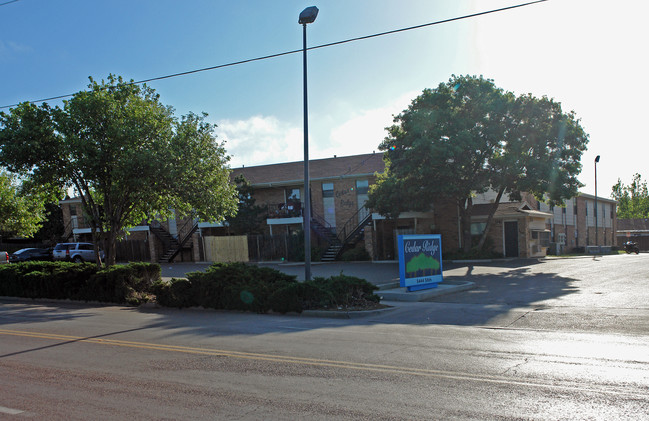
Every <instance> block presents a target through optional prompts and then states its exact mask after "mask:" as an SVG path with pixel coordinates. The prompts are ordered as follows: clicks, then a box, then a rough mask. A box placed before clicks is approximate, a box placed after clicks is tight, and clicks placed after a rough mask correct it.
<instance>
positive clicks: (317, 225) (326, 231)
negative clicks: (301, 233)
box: [311, 214, 343, 262]
mask: <svg viewBox="0 0 649 421" xmlns="http://www.w3.org/2000/svg"><path fill="white" fill-rule="evenodd" d="M311 229H312V230H313V232H315V234H316V235H317V236H318V237H320V238H322V239H324V240H325V241H326V242H327V243H328V244H329V247H327V250H325V252H324V253H323V254H322V256H321V258H320V260H321V261H323V262H332V261H334V260H336V256H338V252H339V251H340V249H341V248H342V246H343V245H342V244H341V243H340V241H339V240H338V237H337V236H336V232H335V229H334V228H333V227H331V226H330V225H329V224H328V223H327V222H326V221H325V220H324V218H322V217H321V216H319V215H316V214H313V215H312V216H311Z"/></svg>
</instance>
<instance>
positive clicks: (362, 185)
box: [356, 180, 370, 194]
mask: <svg viewBox="0 0 649 421" xmlns="http://www.w3.org/2000/svg"><path fill="white" fill-rule="evenodd" d="M369 191H370V182H369V181H368V180H356V194H367V193H368V192H369Z"/></svg>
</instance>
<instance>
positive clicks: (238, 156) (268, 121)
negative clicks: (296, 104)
mask: <svg viewBox="0 0 649 421" xmlns="http://www.w3.org/2000/svg"><path fill="white" fill-rule="evenodd" d="M216 134H217V135H218V138H219V139H220V140H225V141H226V145H225V148H226V150H227V152H228V154H230V155H231V156H232V160H231V161H230V165H231V166H232V167H240V166H242V165H246V166H252V165H263V164H275V163H280V162H291V161H299V160H301V159H303V157H304V155H303V149H302V145H303V137H302V128H298V127H292V126H290V125H289V124H286V123H282V122H281V121H279V120H278V119H277V118H275V117H272V116H270V117H264V116H254V117H250V118H248V119H246V120H234V121H233V120H223V121H220V122H219V123H218V127H217V129H216Z"/></svg>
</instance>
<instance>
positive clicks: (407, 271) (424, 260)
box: [398, 234, 443, 291]
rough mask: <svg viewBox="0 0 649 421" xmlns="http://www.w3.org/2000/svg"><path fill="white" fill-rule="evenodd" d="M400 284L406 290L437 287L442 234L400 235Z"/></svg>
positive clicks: (439, 278)
mask: <svg viewBox="0 0 649 421" xmlns="http://www.w3.org/2000/svg"><path fill="white" fill-rule="evenodd" d="M398 247H399V276H400V285H401V287H405V288H407V289H408V291H417V290H421V289H429V288H437V284H438V283H440V282H442V281H443V277H442V236H441V235H439V234H427V235H400V236H399V237H398Z"/></svg>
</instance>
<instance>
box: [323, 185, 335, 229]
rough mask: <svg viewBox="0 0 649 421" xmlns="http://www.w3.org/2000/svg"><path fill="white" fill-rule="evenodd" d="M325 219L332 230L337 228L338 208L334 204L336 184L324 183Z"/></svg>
mask: <svg viewBox="0 0 649 421" xmlns="http://www.w3.org/2000/svg"><path fill="white" fill-rule="evenodd" d="M322 203H323V205H324V215H323V216H324V219H325V221H326V222H327V224H329V226H330V227H331V228H334V230H335V228H336V206H335V204H334V183H322Z"/></svg>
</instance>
